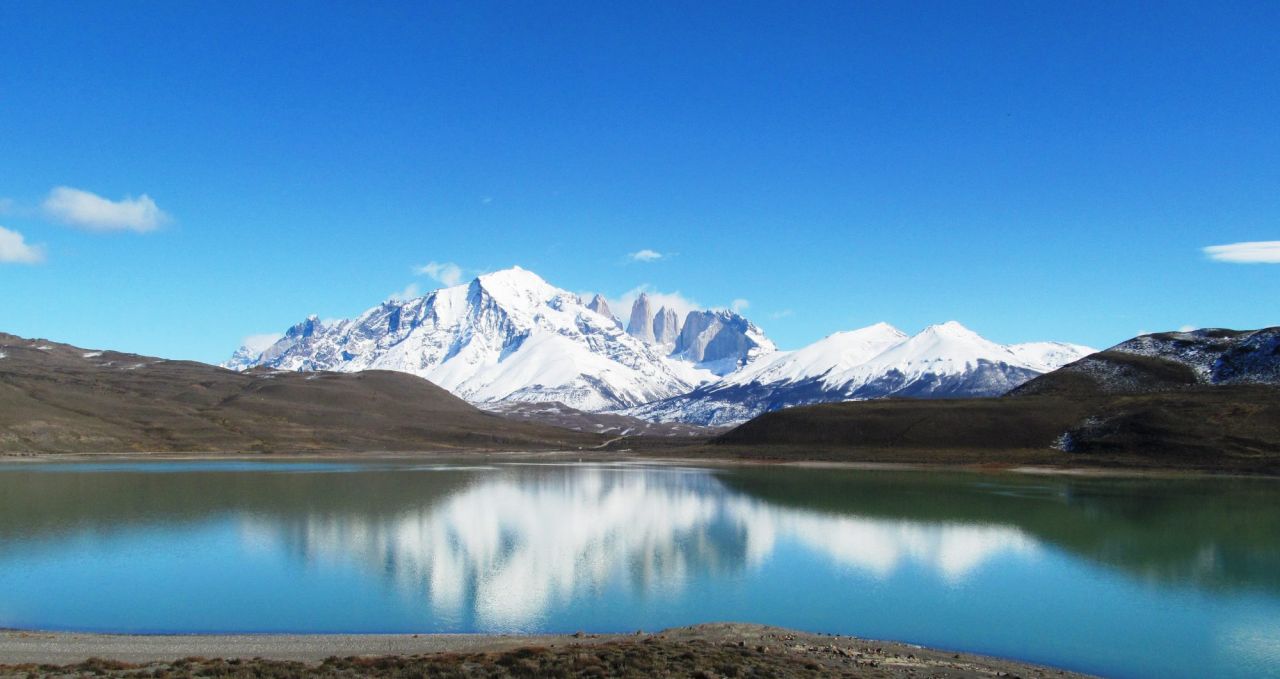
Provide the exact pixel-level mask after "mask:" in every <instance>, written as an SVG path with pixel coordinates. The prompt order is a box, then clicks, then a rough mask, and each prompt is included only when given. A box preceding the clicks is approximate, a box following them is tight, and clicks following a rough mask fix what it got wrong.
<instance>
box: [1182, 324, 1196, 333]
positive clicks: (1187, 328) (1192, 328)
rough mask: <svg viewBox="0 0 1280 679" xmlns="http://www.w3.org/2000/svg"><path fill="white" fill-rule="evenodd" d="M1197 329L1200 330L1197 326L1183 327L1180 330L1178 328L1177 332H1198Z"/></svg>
mask: <svg viewBox="0 0 1280 679" xmlns="http://www.w3.org/2000/svg"><path fill="white" fill-rule="evenodd" d="M1199 329H1200V328H1199V326H1195V325H1184V326H1182V327H1181V328H1178V332H1191V331H1192V330H1199Z"/></svg>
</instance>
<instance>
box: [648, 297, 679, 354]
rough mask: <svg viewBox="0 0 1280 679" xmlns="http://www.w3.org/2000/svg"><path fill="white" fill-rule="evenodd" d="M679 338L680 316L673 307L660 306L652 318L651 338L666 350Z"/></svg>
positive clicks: (673, 346) (671, 347) (673, 345)
mask: <svg viewBox="0 0 1280 679" xmlns="http://www.w3.org/2000/svg"><path fill="white" fill-rule="evenodd" d="M679 338H680V317H679V316H677V315H676V310H675V309H668V308H666V307H662V308H661V309H659V310H658V315H657V316H654V318H653V339H654V341H655V342H657V343H658V344H661V345H662V346H663V347H666V348H667V349H668V350H671V349H673V348H675V346H676V340H678V339H679Z"/></svg>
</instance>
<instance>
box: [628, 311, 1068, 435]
mask: <svg viewBox="0 0 1280 679" xmlns="http://www.w3.org/2000/svg"><path fill="white" fill-rule="evenodd" d="M1090 353H1093V350H1092V349H1090V348H1088V347H1083V346H1079V345H1070V344H1062V343H1054V342H1037V343H1029V344H1019V345H1011V346H1005V345H1001V344H997V343H995V342H991V341H990V340H987V339H985V338H983V337H981V336H980V335H978V334H977V333H975V332H973V331H972V330H969V329H968V328H966V327H964V326H962V325H960V324H959V323H956V322H955V321H950V322H947V323H943V324H940V325H933V326H929V327H928V328H925V329H924V330H923V331H921V332H920V333H919V334H917V335H914V336H912V337H907V336H906V335H905V334H903V333H902V332H901V331H899V330H897V329H896V328H893V327H892V326H889V325H887V324H883V323H880V324H876V325H873V326H870V327H867V328H862V329H861V330H854V331H851V332H845V333H836V334H834V335H831V336H830V337H827V338H825V339H823V340H820V341H819V342H816V343H814V344H812V345H810V346H808V347H805V348H804V349H800V350H798V351H794V352H785V353H780V354H777V355H774V356H771V357H767V358H765V359H762V360H760V361H757V362H756V363H755V364H752V365H749V366H747V367H745V368H743V369H742V370H740V371H738V372H737V373H734V374H732V375H729V376H728V377H726V378H724V379H723V380H720V381H718V382H713V383H710V384H706V385H703V386H701V387H698V388H696V389H694V390H693V391H691V392H689V393H688V394H682V395H680V396H676V397H672V398H669V399H666V400H664V401H660V402H657V403H649V404H645V405H642V406H638V407H633V408H630V409H628V410H627V411H626V412H627V413H628V414H631V415H635V416H637V417H644V418H647V419H654V420H659V421H683V422H692V423H698V424H713V425H722V424H732V423H736V422H741V421H744V420H746V419H749V418H751V417H754V416H756V415H759V414H760V413H763V412H768V411H770V410H777V409H779V408H784V407H789V406H795V405H805V404H811V403H823V402H828V401H843V400H850V399H871V398H882V397H886V396H906V397H915V398H943V397H969V396H998V395H1000V394H1003V393H1005V392H1006V391H1008V390H1009V389H1012V388H1013V387H1016V386H1018V385H1019V384H1022V383H1023V382H1025V381H1027V380H1029V379H1031V378H1033V377H1035V376H1037V375H1040V374H1042V373H1044V372H1047V371H1049V370H1053V369H1055V368H1057V367H1058V366H1060V365H1062V364H1065V363H1068V362H1070V361H1073V360H1076V359H1077V358H1080V357H1082V356H1084V355H1087V354H1090Z"/></svg>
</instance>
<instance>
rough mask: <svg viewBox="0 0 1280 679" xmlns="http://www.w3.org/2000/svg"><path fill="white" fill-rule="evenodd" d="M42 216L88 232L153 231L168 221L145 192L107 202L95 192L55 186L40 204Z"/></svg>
mask: <svg viewBox="0 0 1280 679" xmlns="http://www.w3.org/2000/svg"><path fill="white" fill-rule="evenodd" d="M41 207H42V208H43V210H44V213H45V214H46V215H48V216H49V217H52V218H53V219H56V220H58V221H60V222H66V223H67V224H71V225H72V226H78V227H82V228H85V229H88V230H90V231H136V232H138V233H143V232H146V231H153V230H155V229H157V228H159V227H160V226H161V225H162V224H165V223H168V222H169V221H170V219H169V215H167V214H165V212H164V211H163V210H161V209H160V208H159V207H157V206H156V202H155V201H154V200H151V197H150V196H148V195H146V194H145V193H144V194H142V195H141V196H139V197H137V198H134V197H132V196H125V197H124V198H123V199H121V200H108V199H106V198H103V197H102V196H99V195H97V194H95V193H90V192H88V191H81V190H80V189H73V188H71V187H69V186H59V187H57V188H55V189H54V190H52V191H50V192H49V196H48V197H47V198H45V199H44V203H43V204H42V205H41Z"/></svg>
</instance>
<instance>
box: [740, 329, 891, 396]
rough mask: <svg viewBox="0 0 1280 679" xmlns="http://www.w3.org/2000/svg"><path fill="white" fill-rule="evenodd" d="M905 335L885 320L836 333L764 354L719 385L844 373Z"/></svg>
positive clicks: (793, 379) (800, 378)
mask: <svg viewBox="0 0 1280 679" xmlns="http://www.w3.org/2000/svg"><path fill="white" fill-rule="evenodd" d="M906 338H907V335H906V333H904V332H902V331H901V330H899V329H897V328H895V327H893V326H892V325H889V324H888V323H877V324H875V325H872V326H868V327H866V328H861V329H858V330H849V331H845V332H837V333H834V334H832V335H828V336H827V337H824V338H823V339H820V340H818V341H817V342H814V343H813V344H810V345H809V346H807V347H804V348H803V349H798V350H796V351H785V352H777V353H775V354H773V355H770V356H766V357H765V358H763V359H761V360H758V361H756V362H754V363H752V364H750V365H747V366H746V367H744V368H742V369H741V370H739V371H737V372H735V373H733V374H731V375H728V376H727V377H725V379H724V380H722V381H721V382H720V384H722V385H725V386H728V385H738V384H751V383H753V382H759V383H762V384H770V383H790V382H800V381H803V380H806V379H810V378H817V377H822V376H823V375H826V374H828V373H831V372H837V373H839V372H844V371H847V370H850V369H852V368H853V367H855V366H858V365H861V364H863V363H866V362H867V361H869V360H871V359H872V358H874V357H875V356H876V355H878V354H880V353H881V352H883V351H884V350H885V349H888V348H889V347H891V346H893V345H895V344H898V343H899V342H901V341H903V340H904V339H906Z"/></svg>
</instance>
